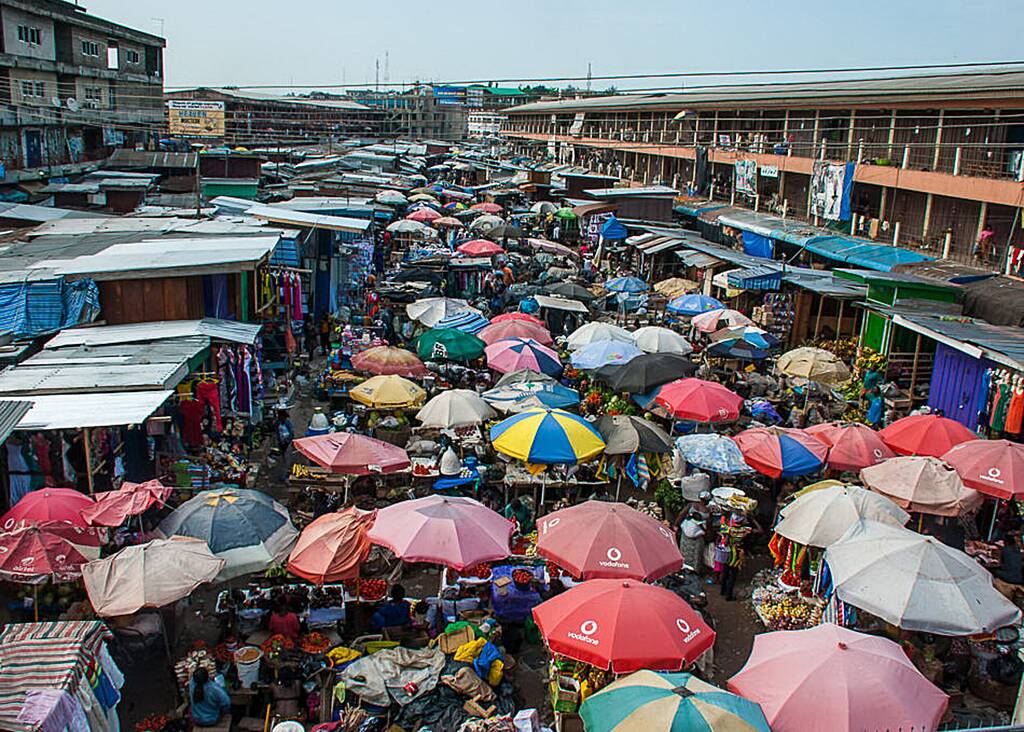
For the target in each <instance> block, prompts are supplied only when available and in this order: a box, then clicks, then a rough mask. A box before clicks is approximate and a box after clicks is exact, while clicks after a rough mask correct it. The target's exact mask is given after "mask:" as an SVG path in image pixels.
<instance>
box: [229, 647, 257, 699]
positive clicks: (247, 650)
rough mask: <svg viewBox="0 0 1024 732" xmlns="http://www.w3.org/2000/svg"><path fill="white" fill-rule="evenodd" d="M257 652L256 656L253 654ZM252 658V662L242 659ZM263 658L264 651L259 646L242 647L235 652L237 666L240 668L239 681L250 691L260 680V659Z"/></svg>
mask: <svg viewBox="0 0 1024 732" xmlns="http://www.w3.org/2000/svg"><path fill="white" fill-rule="evenodd" d="M253 651H255V654H254V653H253ZM247 657H251V658H252V660H249V661H243V660H241V659H242V658H247ZM262 658H263V651H262V650H260V648H258V647H257V646H242V647H241V648H239V649H238V650H237V651H235V666H236V667H237V668H238V681H239V683H241V684H242V686H243V687H244V688H246V689H248V688H249V687H250V686H252V685H253V684H255V683H256V682H257V681H259V680H260V659H262Z"/></svg>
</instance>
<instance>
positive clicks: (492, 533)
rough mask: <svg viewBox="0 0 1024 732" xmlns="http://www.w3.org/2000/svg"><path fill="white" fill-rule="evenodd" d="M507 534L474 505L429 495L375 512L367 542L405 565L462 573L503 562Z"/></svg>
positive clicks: (500, 521) (506, 525)
mask: <svg viewBox="0 0 1024 732" xmlns="http://www.w3.org/2000/svg"><path fill="white" fill-rule="evenodd" d="M513 530H514V526H513V524H512V522H511V521H509V520H508V519H505V518H503V517H501V516H499V515H498V514H497V513H495V512H494V511H492V510H491V509H489V508H487V507H486V506H484V505H483V504H482V503H480V502H479V501H475V500H473V499H472V498H462V497H454V496H439V495H432V496H427V497H426V498H416V499H413V500H410V501H401V502H399V503H393V504H391V505H390V506H387V507H385V508H382V509H380V510H379V511H378V512H377V518H376V519H375V520H374V523H373V527H372V528H371V529H370V530H369V532H368V534H367V536H369V539H370V541H371V542H373V543H374V544H380V545H381V546H386V547H387V548H388V549H390V550H391V551H393V552H394V553H395V555H396V556H398V557H400V558H401V559H404V560H405V561H407V562H433V563H434V564H443V565H445V566H448V567H452V568H454V569H457V570H462V569H465V568H466V567H472V566H473V565H475V564H480V563H481V562H491V561H494V560H496V559H504V558H505V557H507V556H508V555H509V546H508V542H509V539H510V538H511V537H512V532H513Z"/></svg>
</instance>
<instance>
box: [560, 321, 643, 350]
mask: <svg viewBox="0 0 1024 732" xmlns="http://www.w3.org/2000/svg"><path fill="white" fill-rule="evenodd" d="M608 340H613V341H622V342H623V343H632V342H633V336H632V334H630V332H629V331H628V330H626V329H625V328H620V327H619V326H617V325H612V324H611V323H602V322H600V321H595V322H593V323H587V324H586V325H581V326H580V327H579V328H577V329H576V330H574V331H573V332H572V333H571V334H569V339H568V342H567V344H568V346H569V349H570V350H572V351H575V350H576V349H577V348H583V346H589V345H590V344H591V343H593V342H594V341H608Z"/></svg>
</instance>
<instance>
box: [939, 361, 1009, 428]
mask: <svg viewBox="0 0 1024 732" xmlns="http://www.w3.org/2000/svg"><path fill="white" fill-rule="evenodd" d="M995 365H996V364H994V363H993V362H992V361H989V360H988V359H984V358H974V357H972V356H969V355H968V354H966V353H964V352H963V351H958V350H956V349H955V348H950V347H949V346H947V345H945V344H944V343H938V344H936V347H935V365H934V366H933V368H932V381H931V386H930V388H929V390H928V406H930V407H931V408H932V409H941V410H942V412H943V414H945V415H946V416H947V417H949V418H950V419H955V420H956V421H957V422H959V423H960V424H962V425H964V426H965V427H968V428H969V429H972V430H973V429H975V428H977V426H978V405H979V403H980V402H981V399H982V397H983V394H982V386H981V377H982V375H983V374H984V373H985V369H988V368H992V367H993V366H995Z"/></svg>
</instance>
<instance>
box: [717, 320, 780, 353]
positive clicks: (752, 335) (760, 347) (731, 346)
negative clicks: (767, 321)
mask: <svg viewBox="0 0 1024 732" xmlns="http://www.w3.org/2000/svg"><path fill="white" fill-rule="evenodd" d="M778 344H779V339H778V338H776V337H775V336H773V335H771V334H770V333H766V332H765V331H763V330H761V329H760V328H756V327H752V326H749V325H741V326H735V327H732V328H723V329H722V330H719V331H716V332H715V333H713V334H712V335H711V345H710V346H709V347H708V352H709V353H712V354H714V355H716V356H727V357H729V358H740V359H746V360H749V361H754V360H758V359H762V358H767V356H768V351H769V350H771V349H772V348H774V347H775V346H777V345H778Z"/></svg>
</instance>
